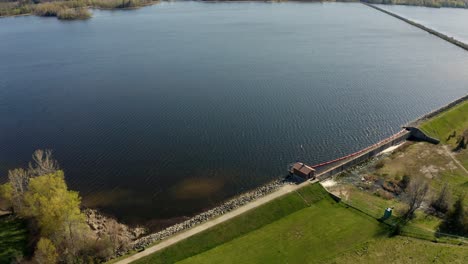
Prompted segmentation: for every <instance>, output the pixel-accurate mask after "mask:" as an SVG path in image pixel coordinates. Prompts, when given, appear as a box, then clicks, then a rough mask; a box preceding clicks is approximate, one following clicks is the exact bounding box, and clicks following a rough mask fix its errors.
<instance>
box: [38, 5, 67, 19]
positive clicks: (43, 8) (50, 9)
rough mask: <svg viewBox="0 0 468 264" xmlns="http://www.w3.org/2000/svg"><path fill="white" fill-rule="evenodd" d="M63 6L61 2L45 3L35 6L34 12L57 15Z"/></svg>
mask: <svg viewBox="0 0 468 264" xmlns="http://www.w3.org/2000/svg"><path fill="white" fill-rule="evenodd" d="M62 10H63V6H62V4H60V3H43V4H38V5H36V6H35V7H34V14H36V15H38V16H45V17H53V16H57V15H58V13H59V12H60V11H62Z"/></svg>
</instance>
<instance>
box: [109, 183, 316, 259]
mask: <svg viewBox="0 0 468 264" xmlns="http://www.w3.org/2000/svg"><path fill="white" fill-rule="evenodd" d="M317 181H318V180H314V181H312V182H311V181H305V182H304V183H301V184H298V185H285V186H282V187H281V188H279V189H278V190H277V191H275V192H273V193H270V194H268V195H266V196H264V197H261V198H259V199H257V200H255V201H252V202H250V203H248V204H246V205H244V206H241V207H239V208H237V209H235V210H233V211H231V212H229V213H226V214H224V215H222V216H220V217H218V218H215V219H213V220H210V221H208V222H205V223H203V224H201V225H198V226H196V227H194V228H192V229H189V230H187V231H185V232H182V233H179V234H177V235H175V236H173V237H170V238H167V239H165V240H163V241H161V243H159V244H156V245H154V246H152V247H149V248H147V249H145V250H144V251H142V252H139V253H137V254H135V255H132V256H129V257H128V258H125V259H122V260H120V261H117V262H115V264H127V263H131V262H133V261H135V260H138V259H140V258H143V257H145V256H148V255H151V254H153V253H155V252H157V251H159V250H161V249H164V248H166V247H168V246H171V245H173V244H175V243H177V242H179V241H181V240H183V239H186V238H188V237H191V236H193V235H195V234H198V233H200V232H202V231H205V230H207V229H209V228H211V227H213V226H215V225H217V224H220V223H222V222H225V221H227V220H229V219H232V218H234V217H236V216H238V215H240V214H243V213H245V212H247V211H249V210H251V209H253V208H256V207H258V206H260V205H262V204H265V203H267V202H269V201H271V200H274V199H276V198H278V197H280V196H283V195H285V194H287V193H290V192H293V191H296V190H297V189H299V188H302V187H303V186H305V185H307V184H311V183H314V182H317Z"/></svg>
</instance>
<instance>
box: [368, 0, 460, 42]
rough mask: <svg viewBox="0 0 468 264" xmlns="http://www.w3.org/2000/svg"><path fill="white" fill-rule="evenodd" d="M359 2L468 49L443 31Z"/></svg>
mask: <svg viewBox="0 0 468 264" xmlns="http://www.w3.org/2000/svg"><path fill="white" fill-rule="evenodd" d="M361 3H362V4H364V5H367V6H368V7H371V8H374V9H376V10H379V11H381V12H383V13H385V14H387V15H390V16H392V17H395V18H398V19H400V20H402V21H404V22H406V23H408V24H410V25H412V26H415V27H417V28H420V29H422V30H424V31H426V32H428V33H430V34H432V35H434V36H437V37H439V38H441V39H443V40H446V41H448V42H450V43H452V44H453V45H456V46H458V47H460V48H462V49H464V50H466V51H468V44H466V43H464V42H461V41H459V40H457V39H455V38H453V37H449V36H447V35H445V34H443V33H440V32H438V31H436V30H434V29H432V28H428V27H426V26H424V25H421V24H419V23H416V22H414V21H412V20H409V19H407V18H405V17H402V16H400V15H397V14H395V13H392V12H390V11H387V10H385V9H383V8H380V7H378V6H375V5H372V4H369V3H365V2H361Z"/></svg>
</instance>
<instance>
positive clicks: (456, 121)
mask: <svg viewBox="0 0 468 264" xmlns="http://www.w3.org/2000/svg"><path fill="white" fill-rule="evenodd" d="M420 128H421V129H422V130H423V131H424V132H426V133H427V134H428V135H430V136H433V137H436V138H438V139H440V141H441V142H443V143H446V144H447V143H449V142H447V138H448V136H449V135H450V134H452V133H453V131H456V133H457V135H462V134H463V132H464V130H465V129H467V128H468V101H465V102H463V103H461V104H459V105H456V106H455V107H453V108H452V109H450V110H448V111H445V112H443V113H441V114H439V115H437V116H435V117H434V118H432V119H430V120H428V121H427V122H424V123H423V124H421V126H420ZM454 142H455V139H452V140H451V143H453V144H454Z"/></svg>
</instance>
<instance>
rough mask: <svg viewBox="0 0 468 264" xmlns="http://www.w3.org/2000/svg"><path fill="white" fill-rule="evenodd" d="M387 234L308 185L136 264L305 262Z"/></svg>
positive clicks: (385, 230) (319, 190) (372, 220)
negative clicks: (176, 263)
mask: <svg viewBox="0 0 468 264" xmlns="http://www.w3.org/2000/svg"><path fill="white" fill-rule="evenodd" d="M364 226H365V227H366V228H363V227H364ZM386 232H387V229H386V228H385V226H384V225H381V224H379V223H378V222H377V221H375V220H374V219H372V218H369V217H367V216H365V215H362V214H361V213H359V212H357V211H354V210H352V209H348V208H345V207H344V206H343V205H342V204H340V203H336V202H335V201H333V200H332V199H331V198H330V197H329V195H328V194H327V193H326V191H325V190H324V189H323V188H322V187H321V186H320V185H319V184H313V185H309V186H306V187H304V188H302V189H300V190H299V191H298V192H293V193H290V194H288V195H286V196H283V197H281V198H279V199H276V200H273V201H272V202H270V203H268V204H265V205H263V206H260V207H258V208H256V209H254V210H252V211H249V212H247V213H245V214H243V215H240V216H238V217H236V218H234V219H232V220H230V221H227V222H225V223H222V224H220V225H217V226H215V227H213V228H211V229H209V230H207V231H205V232H202V233H200V234H197V235H195V236H193V237H190V238H188V239H186V240H183V241H181V242H179V243H178V244H175V245H173V246H171V247H169V248H166V249H164V250H162V251H160V252H157V253H155V254H153V255H150V256H148V257H146V258H143V259H141V260H139V261H137V262H136V263H175V262H178V261H182V263H226V262H235V263H243V262H249V263H269V262H278V261H280V262H285V261H289V262H292V263H297V262H300V261H305V262H308V261H309V262H310V260H312V259H315V258H326V257H328V256H329V255H330V254H334V253H333V251H342V250H345V249H349V248H350V247H352V245H354V244H355V243H359V242H363V241H366V240H367V239H370V238H373V237H379V236H381V235H382V234H385V233H386ZM314 247H315V248H316V250H311V248H314Z"/></svg>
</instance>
